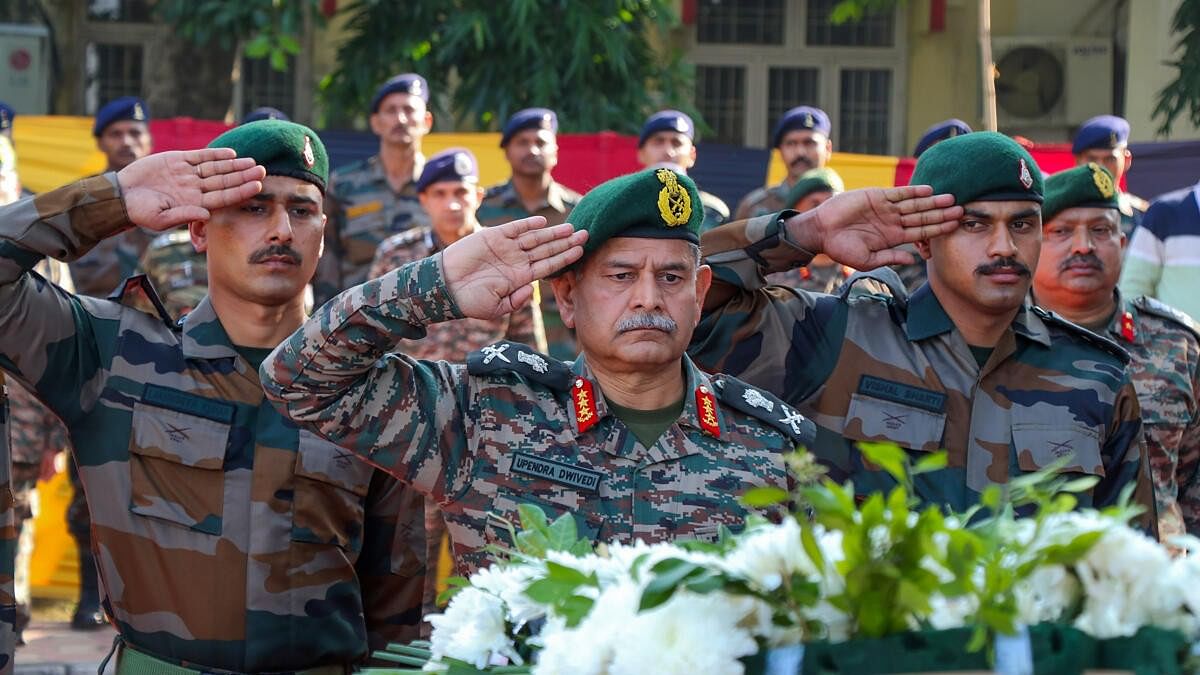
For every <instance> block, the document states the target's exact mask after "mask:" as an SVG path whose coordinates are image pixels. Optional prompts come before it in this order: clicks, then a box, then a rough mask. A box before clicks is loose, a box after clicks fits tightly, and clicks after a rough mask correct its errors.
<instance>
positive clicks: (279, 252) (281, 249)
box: [250, 244, 304, 265]
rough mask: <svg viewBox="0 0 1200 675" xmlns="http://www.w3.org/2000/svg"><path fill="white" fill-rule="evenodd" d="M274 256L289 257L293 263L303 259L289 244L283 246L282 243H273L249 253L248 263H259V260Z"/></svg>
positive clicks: (297, 263) (298, 262)
mask: <svg viewBox="0 0 1200 675" xmlns="http://www.w3.org/2000/svg"><path fill="white" fill-rule="evenodd" d="M274 257H283V258H291V261H292V262H293V263H295V264H296V265H299V264H300V262H301V261H302V260H304V256H302V255H300V253H299V252H298V251H296V249H294V248H292V247H291V246H285V245H283V244H275V245H273V246H268V247H266V248H260V249H258V250H257V251H255V252H254V253H251V254H250V264H252V265H253V264H256V263H260V262H262V261H264V260H266V259H267V258H274Z"/></svg>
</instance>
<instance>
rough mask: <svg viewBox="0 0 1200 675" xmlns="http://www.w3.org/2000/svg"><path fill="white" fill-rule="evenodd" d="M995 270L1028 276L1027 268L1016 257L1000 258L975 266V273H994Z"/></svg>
mask: <svg viewBox="0 0 1200 675" xmlns="http://www.w3.org/2000/svg"><path fill="white" fill-rule="evenodd" d="M997 272H1016V273H1017V274H1020V275H1021V276H1023V277H1027V276H1029V268H1028V267H1026V266H1025V265H1024V264H1022V263H1021V262H1020V261H1018V260H1017V259H1016V258H1000V259H999V260H996V261H994V262H990V263H988V264H986V265H980V266H979V267H976V268H975V273H976V274H996V273H997Z"/></svg>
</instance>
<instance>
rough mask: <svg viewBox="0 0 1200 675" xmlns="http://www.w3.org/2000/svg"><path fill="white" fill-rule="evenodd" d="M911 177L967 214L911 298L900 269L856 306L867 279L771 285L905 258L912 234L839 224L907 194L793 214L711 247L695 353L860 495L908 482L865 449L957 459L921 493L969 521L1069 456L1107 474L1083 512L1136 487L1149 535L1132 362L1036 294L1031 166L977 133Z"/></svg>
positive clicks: (1038, 193) (923, 250)
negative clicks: (990, 498)
mask: <svg viewBox="0 0 1200 675" xmlns="http://www.w3.org/2000/svg"><path fill="white" fill-rule="evenodd" d="M912 182H913V184H914V185H921V184H924V185H932V186H933V189H934V190H936V191H938V192H940V193H946V194H943V195H939V196H938V197H935V198H933V202H934V204H938V205H942V206H950V197H949V196H952V197H953V201H954V202H955V203H957V204H958V206H954V207H953V208H949V209H946V210H945V211H942V212H941V213H940V214H937V215H935V216H934V217H932V218H929V219H925V222H926V223H927V224H928V227H927V228H926V229H925V231H924V232H923V235H924V236H923V237H922V238H921V239H920V240H918V241H917V242H916V245H917V249H918V250H919V252H920V254H921V257H923V258H925V260H926V261H927V263H928V266H929V281H928V283H927V284H926V285H924V286H922V287H921V288H920V289H918V290H917V292H916V293H914V294H913V296H912V297H911V298H908V297H907V293H905V291H904V289H903V287H901V285H900V283H899V279H898V278H897V277H896V275H895V274H894V273H892V271H891V270H883V271H882V272H883V274H882V275H881V278H882V280H884V281H886V282H889V283H890V285H891V286H893V288H892V294H891V295H890V296H885V295H863V296H861V297H853V296H852V295H851V294H850V291H849V288H850V286H852V285H853V281H852V282H851V283H850V284H847V285H846V286H844V287H843V289H842V292H841V293H840V294H839V295H823V294H817V293H810V292H807V291H802V290H795V289H784V288H780V287H774V286H766V287H764V284H763V282H762V276H763V274H764V273H768V272H773V271H776V270H780V269H788V268H790V267H794V266H797V265H803V264H806V263H807V262H809V260H811V259H812V256H813V255H814V254H817V253H825V254H827V255H829V256H830V257H831V258H833V259H834V260H837V261H839V262H842V263H843V264H847V265H851V266H853V267H856V268H858V269H863V268H866V269H873V268H875V267H878V266H880V265H886V264H889V263H895V262H902V261H903V259H904V258H905V257H907V255H908V254H906V253H903V252H901V251H896V250H892V247H894V246H897V245H899V244H901V243H904V242H905V241H906V239H907V238H906V237H905V236H903V235H904V234H905V233H904V232H902V231H899V230H898V229H896V228H883V227H876V226H873V225H872V224H871V223H870V221H869V220H865V222H864V223H862V224H859V225H851V226H838V225H837V223H838V222H839V221H841V220H843V218H841V217H839V213H847V212H848V213H854V214H856V213H862V214H871V213H875V212H878V211H880V210H883V211H885V212H886V211H890V210H892V209H894V208H896V207H895V205H894V204H892V203H891V202H892V201H894V200H895V198H896V196H897V195H903V194H909V193H908V192H906V191H905V190H899V191H897V190H866V191H853V192H847V193H844V194H843V195H840V196H838V197H835V198H833V199H831V200H829V201H827V202H825V203H824V204H822V205H821V206H820V207H818V208H817V209H815V210H814V211H809V212H808V213H804V214H799V215H793V214H791V213H789V212H786V211H785V212H783V213H781V214H771V215H768V216H763V217H761V218H754V219H751V220H748V221H743V222H740V223H731V224H729V225H727V226H724V227H720V228H717V229H716V230H713V231H712V232H710V233H707V234H706V235H705V240H704V246H705V255H706V256H707V257H708V260H709V261H710V264H711V265H713V267H714V276H715V277H716V278H717V279H719V280H720V282H721V283H720V284H719V285H718V284H714V288H713V291H712V292H710V294H709V298H708V300H707V301H706V304H705V310H706V315H705V317H704V319H703V320H702V321H701V323H700V325H699V327H698V328H697V331H696V336H695V340H694V341H693V343H692V346H691V348H690V352H689V353H691V354H692V356H693V357H694V358H695V359H696V360H697V362H699V363H701V364H703V365H704V366H705V367H706V368H711V369H714V370H722V371H725V372H729V373H732V374H734V375H737V376H739V377H743V378H745V379H747V380H748V381H750V382H753V383H755V384H757V385H758V386H761V387H763V388H765V389H768V390H769V391H771V392H772V393H774V394H777V395H779V396H780V397H781V398H782V399H784V400H785V401H788V402H789V403H790V404H791V405H795V406H797V407H798V408H799V409H800V410H802V411H803V412H804V413H805V414H806V415H808V416H809V417H810V418H811V419H813V420H814V422H816V424H817V428H818V430H817V441H816V443H815V444H814V445H813V447H812V450H813V451H814V453H815V454H816V455H817V458H818V459H820V460H821V461H822V462H823V463H824V464H826V465H827V466H828V467H829V468H830V470H831V477H832V478H834V479H835V480H839V481H841V480H847V479H852V480H853V481H854V487H855V489H856V490H857V491H858V492H859V493H860V494H870V493H873V492H877V491H886V490H888V489H890V487H891V485H893V484H894V483H893V481H892V479H891V478H890V477H888V476H887V475H886V474H885V473H884V472H882V471H879V470H877V469H876V468H875V467H872V466H870V465H868V464H867V463H866V462H865V461H864V460H863V457H862V455H861V453H860V452H859V450H858V449H857V448H856V447H855V443H856V442H857V441H892V442H895V443H897V444H899V445H900V446H901V447H903V448H905V449H906V450H908V451H909V453H911V454H913V455H914V456H920V454H921V453H924V452H929V451H933V450H938V449H943V448H944V449H946V450H947V451H948V453H949V466H948V467H947V468H945V469H943V470H941V471H936V472H933V473H929V474H925V475H922V476H920V477H918V478H917V480H916V490H917V494H918V496H919V497H921V498H922V499H923V500H924V501H926V502H927V503H933V504H941V505H945V506H948V507H950V508H953V509H955V510H959V511H962V510H965V509H967V508H968V507H970V506H972V505H973V504H975V503H977V501H978V499H979V495H980V493H981V492H982V491H983V490H984V489H985V488H987V487H988V486H989V485H992V484H1003V483H1006V482H1007V481H1008V480H1009V479H1010V478H1011V477H1013V476H1018V475H1021V474H1023V473H1027V472H1031V471H1036V470H1038V469H1040V468H1043V467H1045V466H1047V465H1049V464H1051V463H1054V462H1056V461H1065V462H1066V466H1065V468H1064V471H1067V472H1071V473H1079V474H1087V475H1092V476H1096V477H1097V478H1099V482H1098V483H1097V484H1096V485H1095V487H1093V488H1092V489H1091V490H1089V491H1088V492H1087V493H1083V494H1081V495H1079V497H1080V504H1081V505H1083V506H1096V507H1103V506H1108V505H1112V504H1114V503H1116V501H1117V499H1118V496H1119V495H1120V493H1121V491H1122V489H1123V488H1125V487H1126V486H1129V485H1133V486H1135V487H1136V492H1135V499H1136V500H1137V501H1138V502H1139V503H1141V504H1142V505H1144V506H1146V507H1147V509H1148V513H1147V514H1146V516H1144V519H1143V521H1142V523H1143V525H1144V526H1145V527H1146V529H1147V530H1150V531H1153V530H1154V529H1155V527H1154V525H1155V523H1154V516H1153V514H1154V497H1153V494H1152V490H1151V484H1150V477H1149V475H1148V473H1147V471H1146V466H1145V453H1144V446H1143V443H1142V434H1141V417H1140V410H1139V407H1138V402H1137V396H1136V393H1135V391H1134V388H1133V384H1132V382H1131V381H1130V377H1129V374H1128V373H1127V372H1126V370H1125V364H1126V362H1127V361H1128V358H1129V357H1128V355H1127V354H1126V353H1125V352H1124V351H1123V350H1122V349H1121V348H1120V347H1118V346H1117V345H1115V344H1114V343H1112V342H1111V341H1110V340H1108V339H1106V338H1102V337H1099V336H1096V335H1093V334H1092V333H1090V332H1088V331H1086V330H1083V329H1082V328H1079V327H1078V326H1075V325H1074V324H1072V323H1070V322H1068V321H1065V320H1064V319H1062V318H1059V317H1058V316H1057V315H1054V314H1051V313H1049V312H1046V311H1045V310H1043V309H1040V308H1038V307H1035V306H1033V305H1032V304H1030V302H1029V300H1028V291H1029V286H1030V281H1031V275H1032V271H1033V270H1034V269H1035V268H1036V266H1037V261H1038V252H1039V250H1040V248H1041V234H1042V228H1041V202H1042V194H1043V187H1042V176H1041V172H1040V171H1039V169H1038V167H1037V165H1036V164H1035V163H1034V161H1033V158H1032V157H1030V156H1029V153H1028V152H1026V151H1025V150H1024V149H1023V148H1022V147H1021V146H1019V145H1018V144H1017V143H1016V142H1015V141H1013V140H1012V139H1010V138H1008V137H1006V136H1003V135H1001V134H997V133H994V132H976V133H972V134H968V135H966V136H959V137H957V138H951V139H949V140H945V141H942V142H941V143H938V144H937V145H935V146H934V147H932V148H930V149H929V150H928V151H926V152H925V154H924V155H922V156H921V160H920V161H919V162H918V163H917V168H916V171H915V173H914V174H913V179H912ZM916 189H917V188H913V187H910V188H908V189H907V190H916ZM927 191H928V188H927V187H922V188H920V192H922V193H926V192H927ZM948 195H949V196H948ZM900 212H901V213H905V210H904V209H900ZM864 219H865V216H864ZM905 219H906V220H918V221H920V220H921V219H915V218H913V216H911V215H909V216H905Z"/></svg>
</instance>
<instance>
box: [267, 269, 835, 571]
mask: <svg viewBox="0 0 1200 675" xmlns="http://www.w3.org/2000/svg"><path fill="white" fill-rule="evenodd" d="M459 318H462V315H461V314H460V313H459V312H458V310H457V307H456V305H455V303H454V300H453V298H452V297H451V295H450V292H449V290H448V289H447V288H446V286H445V283H444V281H443V279H442V273H441V256H440V255H439V256H437V257H433V258H426V259H424V260H422V261H419V262H415V263H411V264H409V265H406V266H404V267H402V268H400V269H399V270H397V271H393V272H390V273H388V274H387V275H385V276H384V277H382V278H380V279H376V280H373V281H371V282H369V283H367V284H364V285H363V286H360V287H358V288H355V289H353V290H351V291H350V292H348V293H345V294H343V295H342V296H340V297H339V298H338V300H337V302H331V303H329V304H327V305H325V306H324V307H322V308H321V309H320V310H319V311H318V313H317V315H316V316H314V317H313V318H312V319H311V320H309V321H308V322H307V323H306V324H305V325H304V327H303V328H302V329H301V330H299V331H297V332H296V333H294V334H293V335H292V336H291V337H290V338H288V340H287V341H285V342H284V343H283V345H281V346H280V348H279V349H277V350H275V352H274V353H272V355H271V357H270V358H268V360H267V361H265V362H264V363H263V366H262V375H263V383H264V387H265V388H266V390H267V392H268V395H269V396H270V397H271V399H272V400H274V401H275V404H276V405H277V406H279V407H280V408H281V409H284V410H286V411H287V413H288V415H290V416H291V417H292V418H293V419H295V420H297V421H299V422H301V423H302V424H303V425H304V426H306V427H307V428H309V429H312V430H315V431H318V432H319V433H321V434H323V435H324V436H325V437H327V438H329V439H330V440H332V441H335V442H337V443H338V444H340V445H342V446H343V447H345V448H347V449H349V450H351V451H352V452H354V453H356V454H359V455H361V456H363V457H369V458H370V461H371V462H372V463H374V464H376V465H378V466H380V467H383V468H385V469H386V470H387V471H389V472H390V473H392V474H394V475H396V476H397V477H399V478H400V479H402V480H405V481H410V482H411V483H412V484H413V485H414V486H415V487H416V488H417V489H419V490H421V491H422V492H424V493H426V494H429V495H431V496H432V497H433V498H434V499H436V500H437V502H438V503H439V504H441V505H442V508H443V510H444V511H445V513H446V521H447V524H448V526H449V530H450V538H451V541H452V542H453V546H454V551H455V559H456V560H457V563H458V568H459V570H460V571H461V572H463V573H469V572H472V571H474V570H476V569H479V568H480V567H481V566H484V565H486V564H488V563H489V557H488V553H487V552H486V551H485V550H484V546H485V545H486V544H489V543H497V544H503V543H506V541H507V540H506V539H505V535H504V532H503V528H502V527H501V526H500V525H499V524H498V523H497V522H496V521H495V520H493V519H490V518H489V516H488V514H489V513H496V514H498V515H500V516H503V517H505V518H515V517H516V507H517V505H519V504H525V503H531V504H537V505H539V506H541V507H542V508H544V509H545V510H546V511H547V512H548V514H549V515H550V516H557V515H559V514H562V513H571V514H573V515H574V517H575V518H576V520H577V521H578V524H579V526H580V532H581V533H582V535H583V536H586V537H590V538H593V539H596V540H604V541H608V540H616V541H623V542H629V541H632V540H633V539H643V540H646V541H663V540H670V539H686V538H702V539H710V538H712V537H714V536H715V535H716V533H717V529H718V527H719V526H720V525H729V526H737V525H739V524H740V523H741V522H742V519H743V517H744V516H745V515H746V512H745V509H744V507H743V506H741V505H740V504H739V503H738V501H737V495H739V494H741V493H742V492H744V491H745V490H746V489H748V488H750V487H752V486H757V485H774V486H778V487H785V486H786V485H787V483H788V478H787V471H786V468H785V466H784V463H783V458H782V455H783V453H785V452H787V451H789V450H791V449H792V448H793V447H794V446H795V445H796V444H797V443H802V442H805V441H806V440H807V438H809V437H810V436H809V434H810V433H811V431H812V428H811V423H809V422H808V421H807V420H804V419H803V418H802V417H800V416H799V415H798V414H796V413H794V411H792V410H791V409H790V408H788V407H787V406H785V405H784V404H783V403H782V402H780V401H778V400H777V399H775V398H774V397H772V396H770V395H769V394H763V393H761V392H759V391H757V390H754V389H750V388H747V387H746V386H745V385H743V384H742V383H741V382H739V381H737V380H735V379H733V378H729V377H725V376H715V377H709V376H706V375H704V374H703V373H702V372H700V370H699V369H697V368H696V367H695V366H694V365H693V364H692V363H691V361H690V360H688V359H687V358H686V357H685V358H684V360H683V367H684V369H685V373H686V384H685V387H686V388H685V390H684V391H685V397H684V407H683V412H682V413H681V415H680V417H679V419H678V421H677V422H676V423H674V424H672V425H671V427H670V428H668V429H667V431H666V432H665V433H664V434H663V435H662V437H661V438H659V439H658V441H657V442H656V443H655V444H654V445H653V446H652V447H649V448H646V447H643V446H642V445H641V444H640V443H639V442H638V441H637V439H636V438H635V437H634V435H633V434H632V433H630V431H629V430H628V428H627V427H626V426H625V425H624V424H623V423H622V422H621V421H620V420H619V419H618V418H617V417H615V416H613V415H610V414H609V410H608V407H607V405H606V403H605V401H604V397H603V394H602V392H600V391H599V389H598V387H597V386H596V384H595V380H594V379H593V376H592V373H591V371H590V369H589V368H588V365H587V363H586V361H585V359H584V358H583V357H580V358H579V359H577V360H576V361H575V363H574V364H573V365H571V364H567V363H563V362H559V361H554V360H552V359H547V358H545V357H544V356H542V355H540V354H537V353H536V352H533V351H531V350H529V349H527V348H525V347H523V346H520V345H516V344H513V343H509V342H501V343H498V344H496V345H491V346H489V347H487V348H485V349H483V350H481V351H478V352H474V353H472V354H471V355H470V357H469V358H468V360H467V364H466V365H465V366H464V365H462V364H451V363H448V362H445V361H436V362H431V361H418V360H414V359H412V358H409V357H408V356H404V355H399V354H390V353H389V352H390V351H391V350H392V349H393V347H394V346H395V344H396V341H397V339H399V338H407V339H416V338H419V337H420V336H421V335H422V334H423V333H424V332H425V328H426V326H429V325H431V324H435V323H438V322H441V321H447V320H451V319H459ZM793 427H794V428H793Z"/></svg>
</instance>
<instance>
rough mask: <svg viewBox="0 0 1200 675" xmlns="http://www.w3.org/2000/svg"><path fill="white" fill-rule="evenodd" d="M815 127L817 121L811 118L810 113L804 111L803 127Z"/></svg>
mask: <svg viewBox="0 0 1200 675" xmlns="http://www.w3.org/2000/svg"><path fill="white" fill-rule="evenodd" d="M816 127H817V121H816V120H814V119H813V116H812V113H804V128H805V129H815V128H816Z"/></svg>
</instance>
